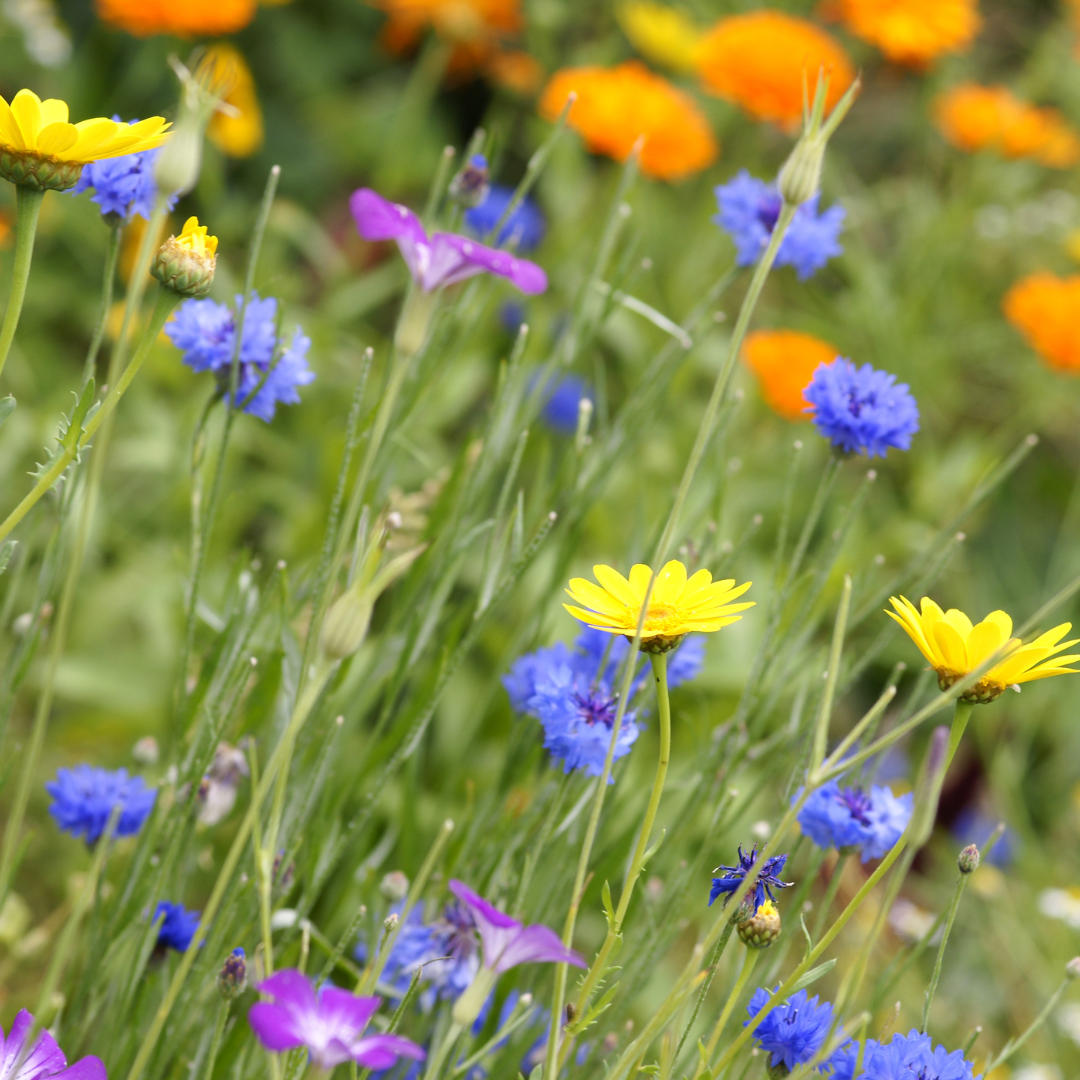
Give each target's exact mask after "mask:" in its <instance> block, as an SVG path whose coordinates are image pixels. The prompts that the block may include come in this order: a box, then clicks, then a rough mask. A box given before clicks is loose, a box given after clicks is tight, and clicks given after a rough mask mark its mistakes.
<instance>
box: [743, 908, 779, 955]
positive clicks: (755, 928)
mask: <svg viewBox="0 0 1080 1080" xmlns="http://www.w3.org/2000/svg"><path fill="white" fill-rule="evenodd" d="M736 929H737V930H738V932H739V940H740V941H741V942H742V943H743V944H744V945H746V946H747V947H749V948H751V949H767V948H768V947H769V946H770V945H772V944H773V943H774V942H776V941H777V940H778V939H779V937H780V912H779V911H777V909H776V905H775V904H774V903H773V902H772V901H771V900H766V901H765V903H764V904H762V905H761V907H759V908H758V909H757V911H756V912H754V915H753V916H752V917H751V918H749V919H747V920H746V921H745V922H741V923H739V925H738V926H737V927H736Z"/></svg>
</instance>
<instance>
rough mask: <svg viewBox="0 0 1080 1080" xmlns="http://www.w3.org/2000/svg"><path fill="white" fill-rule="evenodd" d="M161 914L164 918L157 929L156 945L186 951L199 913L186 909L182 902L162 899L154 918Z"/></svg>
mask: <svg viewBox="0 0 1080 1080" xmlns="http://www.w3.org/2000/svg"><path fill="white" fill-rule="evenodd" d="M162 915H164V916H165V918H164V919H162V922H161V928H160V929H159V930H158V939H157V947H158V948H159V949H175V950H176V951H177V952H180V953H182V952H187V950H188V946H189V945H190V944H191V939H192V938H193V937H194V936H195V931H196V930H198V929H199V913H198V912H197V911H188V910H187V909H186V908H185V907H184V905H183V904H170V903H169V901H168V900H162V901H161V903H160V904H158V906H157V909H156V910H155V911H154V918H155V919H158V918H161V916H162Z"/></svg>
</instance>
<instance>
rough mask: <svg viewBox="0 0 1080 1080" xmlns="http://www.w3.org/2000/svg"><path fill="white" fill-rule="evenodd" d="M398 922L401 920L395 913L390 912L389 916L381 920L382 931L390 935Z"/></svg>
mask: <svg viewBox="0 0 1080 1080" xmlns="http://www.w3.org/2000/svg"><path fill="white" fill-rule="evenodd" d="M399 922H401V920H400V919H399V918H398V915H397V912H396V911H391V912H390V914H389V915H387V916H386V918H385V919H383V929H384V930H385V931H386V932H387V933H388V934H392V933H393V932H394V931H395V930H396V929H397V924H398V923H399Z"/></svg>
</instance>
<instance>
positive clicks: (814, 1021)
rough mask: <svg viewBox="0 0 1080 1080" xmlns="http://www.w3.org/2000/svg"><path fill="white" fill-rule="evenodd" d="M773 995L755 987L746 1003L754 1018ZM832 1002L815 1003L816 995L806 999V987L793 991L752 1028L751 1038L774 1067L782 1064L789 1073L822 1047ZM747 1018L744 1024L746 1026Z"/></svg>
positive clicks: (830, 1017) (827, 1029) (827, 1030)
mask: <svg viewBox="0 0 1080 1080" xmlns="http://www.w3.org/2000/svg"><path fill="white" fill-rule="evenodd" d="M771 997H772V994H771V993H770V992H769V991H768V990H762V989H759V990H755V991H754V996H753V997H752V998H751V999H750V1003H749V1004H748V1005H747V1006H746V1011H747V1012H748V1013H749V1014H750V1015H751V1016H752V1017H753V1016H757V1014H758V1013H759V1012H761V1010H762V1009H763V1008H764V1007H765V1006H766V1005H767V1004H768V1002H769V999H770V998H771ZM832 1011H833V1008H832V1004H831V1003H830V1002H828V1001H826V1002H823V1003H822V1004H820V1005H819V1004H818V999H817V995H816V994H815V995H814V997H812V998H808V997H807V996H806V991H805V990H799V991H798V992H797V993H795V994H792V995H791V997H789V998H788V999H787V1000H786V1001H783V1002H781V1003H780V1004H779V1005H777V1006H776V1008H775V1009H773V1010H772V1011H771V1012H770V1013H769V1015H768V1016H766V1017H765V1019H764V1020H762V1021H761V1023H760V1024H758V1026H757V1028H756V1029H755V1030H754V1041H755V1042H756V1043H757V1044H758V1046H759V1047H760V1048H761V1049H762V1050H764V1051H765V1052H766V1053H767V1054H771V1055H772V1056H771V1057H770V1058H769V1064H770V1065H771V1066H773V1067H774V1068H775V1067H776V1066H777V1065H780V1064H783V1065H785V1066H786V1067H787V1070H788V1072H791V1071H793V1070H794V1068H795V1066H796V1065H805V1064H806V1062H808V1061H809V1060H810V1059H811V1058H812V1057H813V1056H814V1055H815V1054H816V1053H817V1052H818V1051H819V1050H820V1049H821V1047H822V1044H823V1043H824V1042H825V1037H826V1036H827V1035H828V1033H829V1026H830V1024H831V1023H832ZM747 1023H749V1021H746V1022H745V1023H744V1024H743V1027H746V1025H747Z"/></svg>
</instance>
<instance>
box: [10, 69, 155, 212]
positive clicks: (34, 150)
mask: <svg viewBox="0 0 1080 1080" xmlns="http://www.w3.org/2000/svg"><path fill="white" fill-rule="evenodd" d="M168 128H169V123H168V121H166V120H165V119H164V118H163V117H160V116H152V117H151V118H150V119H149V120H140V121H139V122H138V123H137V124H123V123H120V122H119V121H117V120H109V119H108V118H107V117H103V116H99V117H97V118H95V119H93V120H80V121H79V123H77V124H72V123H69V122H68V107H67V102H64V101H60V100H58V99H57V98H46V99H45V100H44V101H42V100H41V98H39V97H38V96H37V94H35V93H34V92H33V91H32V90H20V91H19V92H18V93H17V94H16V95H15V97H14V98H12V100H11V104H10V105H9V104H8V103H7V102H6V101H5V100H4V99H3V98H2V97H0V176H2V177H3V178H4V179H5V180H10V181H11V182H12V183H13V184H19V185H20V186H23V187H31V188H36V189H37V190H38V191H50V190H51V191H65V190H66V189H67V188H70V187H73V186H74V185H75V184H76V183H77V182H78V179H79V174H80V173H81V172H82V167H83V166H84V165H88V164H89V163H90V162H91V161H100V160H102V159H103V158H111V157H120V156H122V155H124V154H135V153H138V152H140V151H142V150H153V149H154V148H155V147H158V146H160V145H161V144H162V143H163V142H164V141H165V139H166V138H167V137H168Z"/></svg>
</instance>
